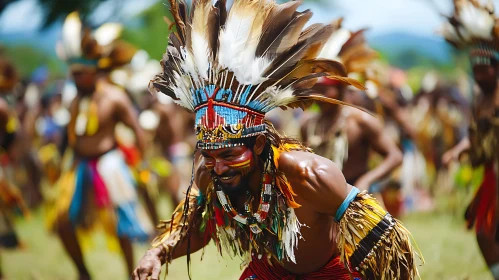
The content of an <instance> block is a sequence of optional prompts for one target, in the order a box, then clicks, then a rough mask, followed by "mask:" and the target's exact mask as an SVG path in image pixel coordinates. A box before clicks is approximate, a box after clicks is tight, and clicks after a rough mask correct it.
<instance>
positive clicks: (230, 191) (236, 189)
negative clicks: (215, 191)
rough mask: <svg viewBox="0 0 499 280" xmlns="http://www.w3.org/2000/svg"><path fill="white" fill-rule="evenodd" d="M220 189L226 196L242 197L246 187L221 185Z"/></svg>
mask: <svg viewBox="0 0 499 280" xmlns="http://www.w3.org/2000/svg"><path fill="white" fill-rule="evenodd" d="M222 189H223V191H224V192H225V194H227V195H242V194H244V193H245V192H246V187H244V186H243V185H241V184H237V185H229V186H227V185H224V184H222Z"/></svg>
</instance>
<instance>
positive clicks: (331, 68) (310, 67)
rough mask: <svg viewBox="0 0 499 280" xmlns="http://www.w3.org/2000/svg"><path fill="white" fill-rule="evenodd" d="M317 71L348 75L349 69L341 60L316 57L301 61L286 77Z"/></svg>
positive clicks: (296, 76) (300, 75) (305, 74)
mask: <svg viewBox="0 0 499 280" xmlns="http://www.w3.org/2000/svg"><path fill="white" fill-rule="evenodd" d="M315 73H329V74H330V75H333V74H334V75H340V76H347V71H346V69H345V67H344V66H343V64H341V63H340V62H338V61H334V60H328V59H315V60H304V61H302V62H300V63H299V64H298V65H297V66H296V68H295V69H294V70H293V71H291V72H290V73H289V74H288V75H287V77H286V79H294V78H297V79H299V78H302V77H305V76H307V75H310V74H315Z"/></svg>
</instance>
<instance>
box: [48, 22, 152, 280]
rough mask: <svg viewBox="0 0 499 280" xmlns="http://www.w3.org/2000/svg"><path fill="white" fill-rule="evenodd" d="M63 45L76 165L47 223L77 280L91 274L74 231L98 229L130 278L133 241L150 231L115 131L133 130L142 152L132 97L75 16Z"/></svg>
mask: <svg viewBox="0 0 499 280" xmlns="http://www.w3.org/2000/svg"><path fill="white" fill-rule="evenodd" d="M108 31H109V30H108ZM97 33H98V32H96V34H97ZM111 33H113V32H111ZM105 39H109V37H107V36H106V37H105ZM110 41H112V40H110ZM62 43H63V47H64V50H65V52H64V54H65V58H66V59H67V60H68V61H69V64H70V73H71V76H72V78H73V80H74V82H75V85H76V88H77V90H78V94H77V96H76V97H75V99H74V100H73V102H72V104H71V106H70V108H69V110H70V114H71V120H70V123H69V125H68V140H69V146H70V149H71V150H70V151H68V152H70V153H71V152H72V154H73V160H72V161H71V162H70V163H69V168H67V170H65V173H64V174H62V176H61V178H60V180H59V182H58V184H57V187H58V188H59V196H58V199H57V205H56V207H55V209H53V210H54V211H53V212H51V213H50V215H49V222H52V223H53V224H54V227H55V228H56V229H57V231H58V233H59V236H60V238H61V241H62V243H63V245H64V248H65V249H66V251H67V252H68V254H69V255H70V257H71V258H72V260H73V262H74V263H75V265H76V266H77V269H78V273H79V279H90V274H89V272H88V270H87V268H86V266H85V264H84V261H83V256H82V252H81V248H80V245H79V242H78V241H79V240H78V239H77V236H76V234H75V229H76V228H77V227H78V228H83V229H91V228H93V227H94V226H95V225H97V224H99V225H102V226H103V228H104V230H105V232H106V234H107V235H108V236H109V237H111V238H113V239H114V238H115V237H117V238H118V240H119V246H120V247H121V250H122V252H123V255H124V258H125V261H126V265H127V269H128V271H129V272H130V273H131V271H132V269H133V267H132V266H133V251H132V245H131V241H132V240H137V239H138V240H146V239H147V238H148V235H149V233H150V232H151V230H152V227H151V225H150V224H149V223H148V222H149V220H148V219H147V218H146V217H145V216H144V215H143V213H144V211H143V210H142V208H141V207H140V205H139V204H138V201H137V193H136V183H135V182H134V180H133V178H132V174H131V172H130V170H129V169H128V167H127V165H126V163H125V160H124V156H123V155H122V153H121V152H120V151H119V150H118V149H117V143H116V139H115V126H116V125H117V123H118V122H122V123H123V124H125V125H126V126H128V127H129V128H131V129H132V130H133V131H134V133H135V136H136V139H137V143H138V146H139V148H140V151H141V152H143V151H144V145H143V135H142V130H141V129H140V127H139V125H138V122H137V116H136V114H135V111H134V108H133V106H132V104H131V102H130V100H129V98H128V96H127V95H126V94H125V93H124V92H123V91H122V90H121V89H119V88H118V87H116V86H114V85H111V84H110V83H109V82H108V81H107V77H106V76H107V75H106V74H105V73H104V74H103V73H101V72H100V71H99V65H102V64H101V61H102V59H105V58H106V57H104V56H103V54H102V53H100V50H102V49H104V47H103V46H101V45H99V43H100V42H99V41H97V40H96V39H95V38H94V37H93V36H92V34H91V33H90V31H89V30H86V29H85V30H84V31H83V33H82V25H81V22H80V19H79V16H78V14H77V13H71V14H70V15H69V16H68V17H67V18H66V21H65V24H64V27H63V36H62Z"/></svg>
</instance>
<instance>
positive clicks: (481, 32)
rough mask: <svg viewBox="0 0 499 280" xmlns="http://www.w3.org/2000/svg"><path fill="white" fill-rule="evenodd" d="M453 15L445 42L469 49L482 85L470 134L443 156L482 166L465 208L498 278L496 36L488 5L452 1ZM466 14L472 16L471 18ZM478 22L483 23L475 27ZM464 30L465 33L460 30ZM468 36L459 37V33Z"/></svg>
mask: <svg viewBox="0 0 499 280" xmlns="http://www.w3.org/2000/svg"><path fill="white" fill-rule="evenodd" d="M454 4H455V10H454V15H453V16H452V17H449V22H448V23H446V25H445V26H444V28H443V35H444V36H445V38H446V39H447V41H448V42H450V43H451V44H453V45H454V46H456V47H458V48H463V49H464V48H471V51H470V58H471V65H472V67H473V77H474V79H475V81H476V83H477V84H478V86H479V88H480V93H478V94H476V95H475V98H474V102H473V103H474V104H473V105H472V109H471V121H470V129H469V136H468V137H467V138H464V139H463V140H462V141H461V142H460V143H459V144H457V146H456V147H454V148H453V149H451V150H450V151H448V152H447V153H445V154H444V155H443V157H442V160H443V163H444V164H449V163H450V162H451V161H452V160H457V159H458V158H459V156H460V154H461V153H463V152H465V151H469V154H470V158H471V163H472V164H473V165H474V166H478V165H484V166H485V171H484V179H483V182H482V184H481V186H480V188H479V189H478V191H477V192H476V194H475V197H474V198H473V200H472V202H471V204H470V205H469V206H468V209H467V210H466V214H465V217H466V220H467V222H468V227H469V228H472V227H473V226H474V227H475V229H476V237H477V241H478V245H479V247H480V250H481V252H482V255H483V257H484V259H485V262H486V263H487V265H488V266H489V269H490V271H491V273H492V275H493V277H494V279H499V228H498V225H499V223H498V222H499V213H498V211H499V208H498V207H497V201H498V199H497V198H498V195H499V192H498V186H499V185H498V180H497V167H498V163H499V162H498V160H499V154H498V153H497V151H499V146H498V144H499V142H498V135H499V134H498V133H499V122H498V112H499V87H498V79H499V68H498V65H499V60H498V57H499V49H498V48H497V42H499V34H497V26H495V25H494V23H495V21H496V18H495V16H494V8H493V6H492V5H487V6H481V5H480V3H478V2H476V1H459V2H455V3H454ZM467 13H473V14H474V15H476V16H475V17H474V18H473V19H472V20H471V21H470V19H469V18H467V16H466V15H467ZM477 20H479V21H480V22H482V23H483V24H481V25H478V26H477V25H475V24H474V22H476V21H477ZM462 32H464V33H462ZM465 33H466V34H469V36H467V37H462V36H461V34H465Z"/></svg>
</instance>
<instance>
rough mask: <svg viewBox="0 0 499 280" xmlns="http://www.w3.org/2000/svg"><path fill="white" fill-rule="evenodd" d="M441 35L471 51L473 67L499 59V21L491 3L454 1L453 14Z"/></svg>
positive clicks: (488, 1)
mask: <svg viewBox="0 0 499 280" xmlns="http://www.w3.org/2000/svg"><path fill="white" fill-rule="evenodd" d="M447 19H448V21H447V22H445V23H444V25H443V26H442V27H441V29H440V31H439V33H440V34H441V35H443V36H444V38H445V39H446V40H447V41H448V42H449V43H450V44H452V45H453V46H455V47H456V48H460V49H465V48H470V54H471V56H472V63H473V64H490V59H491V58H493V59H495V60H497V59H499V20H498V19H497V18H496V17H495V15H494V5H493V3H492V1H491V0H487V3H483V1H480V0H454V14H453V15H452V16H450V17H447Z"/></svg>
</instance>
